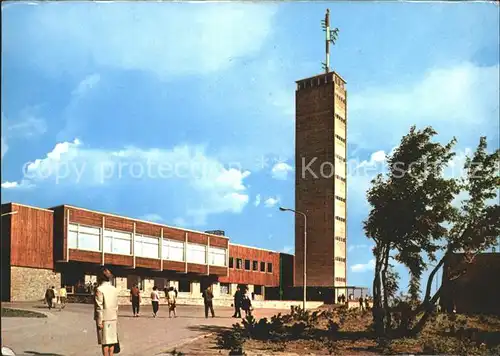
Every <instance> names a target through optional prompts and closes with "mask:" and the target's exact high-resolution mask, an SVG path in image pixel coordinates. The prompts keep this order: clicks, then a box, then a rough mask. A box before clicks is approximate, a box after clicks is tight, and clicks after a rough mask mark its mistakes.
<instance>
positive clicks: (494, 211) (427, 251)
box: [364, 127, 500, 332]
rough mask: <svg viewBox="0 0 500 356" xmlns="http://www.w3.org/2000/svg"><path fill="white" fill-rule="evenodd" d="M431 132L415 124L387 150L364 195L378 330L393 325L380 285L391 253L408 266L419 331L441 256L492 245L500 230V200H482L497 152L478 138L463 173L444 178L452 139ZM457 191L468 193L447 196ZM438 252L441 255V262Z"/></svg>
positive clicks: (492, 184) (495, 183) (488, 192)
mask: <svg viewBox="0 0 500 356" xmlns="http://www.w3.org/2000/svg"><path fill="white" fill-rule="evenodd" d="M435 135H436V132H435V131H434V130H433V129H432V128H431V127H427V128H425V129H423V130H416V128H415V127H412V128H411V129H410V132H409V134H408V135H406V136H404V137H403V138H402V140H401V143H400V145H399V147H397V148H396V149H395V150H394V152H393V153H392V154H391V155H390V156H388V157H387V162H388V172H387V174H385V176H383V175H381V174H380V175H378V176H377V177H376V178H375V179H374V180H373V181H372V187H371V188H370V190H369V191H368V194H367V195H368V202H369V203H370V205H371V206H372V209H371V211H370V214H369V216H368V219H367V220H366V221H365V222H364V229H365V232H366V235H367V236H368V237H369V238H371V239H373V240H374V242H375V247H374V250H373V252H374V255H375V261H376V262H375V276H374V282H373V293H374V309H373V317H374V325H375V329H376V331H378V332H382V331H384V329H383V324H384V320H385V328H386V329H389V328H390V325H391V320H390V318H391V314H390V308H389V297H388V296H387V295H386V294H387V293H386V292H385V291H387V290H388V289H387V283H388V274H389V272H388V271H389V260H390V259H391V258H394V259H395V260H396V261H398V262H399V263H402V264H403V265H404V266H405V267H407V268H408V270H409V273H410V276H411V279H410V297H411V299H413V301H414V302H415V304H417V305H416V308H415V316H416V315H417V313H420V312H424V316H423V317H422V318H421V319H420V321H419V323H417V324H416V326H415V327H414V328H413V332H418V331H419V330H421V327H422V326H423V325H424V324H425V322H426V320H427V318H428V317H429V313H430V312H431V311H432V306H433V305H434V304H435V303H436V301H437V299H438V298H439V295H440V290H438V291H437V292H436V293H435V294H434V295H431V288H430V287H431V285H432V281H433V278H434V276H435V274H436V272H437V271H438V270H439V268H440V267H441V266H442V265H443V264H444V262H445V261H446V259H447V258H449V256H450V255H451V254H453V253H456V252H458V251H465V252H466V253H465V254H464V256H465V258H466V259H467V261H470V256H474V255H475V253H478V252H479V251H481V250H482V249H484V248H487V247H488V246H491V244H492V243H493V241H494V239H493V237H496V236H498V234H499V232H500V231H499V229H500V227H499V216H498V214H499V207H498V205H488V204H487V201H488V200H490V199H492V198H494V197H495V194H496V190H497V189H498V187H499V177H498V161H499V153H498V151H497V152H495V153H493V154H488V153H487V151H486V139H485V138H481V140H480V143H479V146H478V148H477V150H476V152H475V155H474V157H472V158H468V159H467V161H466V164H465V169H466V172H467V174H466V177H465V178H464V179H460V180H458V179H454V178H445V177H443V171H444V169H445V168H446V166H447V165H448V164H449V162H450V160H451V159H452V158H453V157H454V155H455V153H453V152H452V148H453V146H454V144H455V142H456V140H455V139H453V140H451V141H450V142H449V143H448V144H446V145H441V144H440V143H435V142H432V138H433V137H434V136H435ZM460 192H467V193H468V194H469V197H470V198H469V199H466V200H465V201H464V204H463V205H462V207H461V209H457V208H455V207H454V206H453V204H452V202H453V200H454V198H455V197H456V196H457V195H458V194H459V193H460ZM438 253H439V254H442V257H441V258H440V259H439V261H438V257H437V256H438ZM429 262H434V263H435V267H434V269H433V270H432V272H431V274H430V276H429V279H428V281H427V285H426V292H425V295H424V298H423V301H422V302H420V303H419V302H418V299H419V298H418V292H417V291H418V289H419V284H420V280H421V277H422V273H423V272H424V271H425V270H427V269H428V267H429ZM380 308H382V309H383V311H381V310H379V309H380Z"/></svg>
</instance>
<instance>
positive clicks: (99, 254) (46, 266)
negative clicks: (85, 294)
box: [1, 203, 293, 302]
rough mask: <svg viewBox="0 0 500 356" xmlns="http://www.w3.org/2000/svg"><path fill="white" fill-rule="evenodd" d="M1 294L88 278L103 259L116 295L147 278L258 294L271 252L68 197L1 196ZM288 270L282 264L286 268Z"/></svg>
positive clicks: (223, 293) (268, 274)
mask: <svg viewBox="0 0 500 356" xmlns="http://www.w3.org/2000/svg"><path fill="white" fill-rule="evenodd" d="M1 248H2V300H4V301H29V300H39V299H41V298H42V297H43V294H44V292H45V289H46V288H47V287H49V286H52V285H54V286H56V287H58V286H60V285H66V286H70V287H72V288H71V289H73V288H74V290H75V291H76V292H78V288H79V286H85V285H88V284H92V283H93V282H95V276H96V274H97V271H98V270H99V268H100V267H101V266H103V265H106V266H109V267H110V268H111V269H112V271H113V274H114V275H115V280H114V281H113V283H114V284H115V286H116V287H117V288H118V289H119V290H120V293H121V294H120V295H121V297H122V301H123V302H127V301H128V295H129V290H130V288H131V287H132V286H133V285H134V284H138V285H139V287H140V289H141V290H142V291H143V292H144V295H145V296H148V295H149V292H150V291H151V289H152V288H153V286H155V285H156V286H157V287H158V288H159V289H160V290H161V289H163V288H164V287H166V286H174V287H176V288H177V290H178V291H179V299H181V300H182V299H183V298H184V299H186V300H189V299H192V300H197V301H200V300H201V292H202V291H203V290H204V289H205V288H206V287H208V286H212V287H213V290H214V295H215V296H216V297H219V298H225V297H227V298H228V299H231V297H232V294H234V292H235V290H236V287H237V285H244V286H246V287H248V288H249V290H250V292H253V293H254V294H255V297H256V299H264V297H265V288H266V287H272V288H276V287H284V286H283V285H282V284H281V285H280V283H282V282H281V279H280V274H279V273H280V270H282V269H283V268H287V269H289V270H292V268H293V262H292V263H291V264H290V261H291V260H290V259H292V260H293V256H290V255H286V257H287V260H288V261H289V263H288V264H287V265H286V266H285V267H284V266H280V261H281V260H282V258H281V257H280V256H281V255H283V254H280V253H279V252H274V251H269V250H264V249H258V248H252V247H246V246H242V245H237V244H231V243H230V242H229V238H228V237H226V236H223V233H220V232H219V231H218V234H210V233H206V232H199V231H193V230H187V229H181V228H176V227H171V226H167V225H162V224H157V223H152V222H147V221H142V220H137V219H132V218H127V217H124V216H118V215H114V214H108V213H102V212H97V211H92V210H88V209H83V208H77V207H74V206H70V205H61V206H57V207H53V208H50V209H43V208H37V207H31V206H26V205H22V204H16V203H8V204H2V245H1ZM290 273H292V274H293V270H292V271H288V274H290Z"/></svg>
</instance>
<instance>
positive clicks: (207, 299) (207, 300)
mask: <svg viewBox="0 0 500 356" xmlns="http://www.w3.org/2000/svg"><path fill="white" fill-rule="evenodd" d="M202 296H203V303H204V304H205V318H208V310H209V309H210V313H211V314H212V318H215V313H214V305H213V302H212V300H213V299H214V294H213V292H212V287H208V288H207V289H205V291H204V292H203V294H202Z"/></svg>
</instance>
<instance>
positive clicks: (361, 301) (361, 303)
mask: <svg viewBox="0 0 500 356" xmlns="http://www.w3.org/2000/svg"><path fill="white" fill-rule="evenodd" d="M358 301H359V309H361V310H363V309H364V308H363V297H359V299H358Z"/></svg>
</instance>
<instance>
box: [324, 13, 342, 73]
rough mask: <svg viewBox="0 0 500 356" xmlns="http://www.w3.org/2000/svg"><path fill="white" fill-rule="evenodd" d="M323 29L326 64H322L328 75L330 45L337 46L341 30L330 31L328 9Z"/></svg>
mask: <svg viewBox="0 0 500 356" xmlns="http://www.w3.org/2000/svg"><path fill="white" fill-rule="evenodd" d="M321 27H322V28H323V31H324V32H325V51H326V53H325V54H326V57H325V60H326V62H324V63H322V64H323V69H324V70H325V72H326V73H329V72H330V43H331V44H332V45H334V44H335V41H337V38H338V35H339V29H338V28H334V29H333V30H331V29H330V9H326V14H325V19H324V20H322V21H321Z"/></svg>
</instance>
